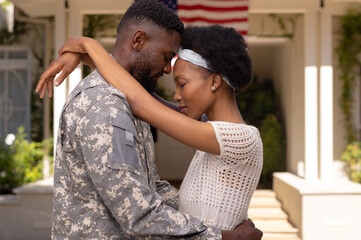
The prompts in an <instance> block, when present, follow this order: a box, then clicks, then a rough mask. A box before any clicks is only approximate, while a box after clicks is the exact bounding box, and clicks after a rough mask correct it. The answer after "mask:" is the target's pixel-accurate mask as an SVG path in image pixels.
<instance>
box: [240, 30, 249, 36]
mask: <svg viewBox="0 0 361 240" xmlns="http://www.w3.org/2000/svg"><path fill="white" fill-rule="evenodd" d="M237 32H238V33H240V34H241V35H242V36H246V35H247V34H248V31H237Z"/></svg>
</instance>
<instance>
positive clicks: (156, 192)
mask: <svg viewBox="0 0 361 240" xmlns="http://www.w3.org/2000/svg"><path fill="white" fill-rule="evenodd" d="M183 29H184V27H183V24H182V22H181V21H180V20H179V18H178V17H177V16H176V15H175V14H174V13H173V12H172V11H171V10H169V9H168V8H167V7H165V6H164V5H162V4H160V3H158V2H155V1H140V2H137V3H135V4H133V5H132V6H131V7H130V8H129V9H128V11H127V12H126V13H125V15H124V17H123V19H122V20H121V22H120V24H119V26H118V30H117V31H118V35H117V40H116V43H115V46H114V48H113V50H112V55H113V57H114V58H115V59H116V60H117V62H118V63H119V64H121V65H122V66H123V67H124V68H125V69H126V70H127V71H128V72H129V73H131V74H132V75H133V76H134V77H135V78H136V79H137V80H138V81H139V82H140V83H141V84H142V85H143V86H144V87H145V88H146V89H147V90H148V91H150V92H152V91H153V90H154V88H155V85H156V81H157V79H158V78H159V77H160V76H162V75H163V73H170V72H171V66H170V61H171V59H172V58H173V56H174V55H175V54H176V52H177V50H178V48H179V45H180V38H181V33H182V32H183ZM49 69H50V70H49ZM49 69H48V70H47V71H46V72H45V73H44V74H43V76H42V78H41V79H45V78H47V76H48V74H49V73H50V72H52V69H57V70H61V69H62V65H61V62H59V61H58V62H56V61H55V63H54V64H53V65H51V66H50V68H49ZM63 71H64V72H68V71H71V70H69V69H68V70H66V69H63ZM50 75H51V74H50ZM120 81H121V79H120ZM40 82H42V80H41V81H40ZM37 90H38V88H37ZM177 200H178V199H177V191H176V190H175V189H174V188H173V187H171V186H170V185H169V183H167V182H165V181H160V179H159V176H158V174H157V172H156V166H155V163H154V150H153V139H152V136H151V133H150V129H149V125H148V124H146V123H144V122H142V121H140V120H139V119H136V118H135V117H134V116H133V114H132V112H131V109H130V107H129V105H128V103H127V101H126V97H125V95H124V94H123V93H122V92H120V91H119V90H117V89H115V88H114V87H112V86H110V85H109V84H108V83H107V82H106V81H105V80H104V79H103V78H102V76H101V75H100V74H99V73H98V72H97V71H94V72H93V73H91V74H90V75H89V76H88V77H87V79H86V80H84V81H82V82H81V83H79V84H78V86H77V87H76V88H75V89H74V91H73V92H72V93H71V95H70V96H69V98H68V100H67V102H66V103H65V106H64V109H63V112H62V115H61V120H60V130H59V135H58V142H57V155H56V160H55V169H54V211H53V228H52V237H53V238H54V239H83V238H86V239H139V238H145V239H176V238H177V239H179V238H185V239H187V238H189V239H221V238H222V236H223V238H224V239H252V240H253V239H260V238H261V236H262V234H261V233H260V231H259V230H257V229H255V228H254V226H251V223H249V222H247V221H246V222H245V223H244V224H242V225H240V226H239V227H238V228H237V230H236V231H221V230H220V229H217V228H215V227H210V226H205V225H204V224H203V223H202V222H200V221H199V220H197V219H196V218H194V217H192V216H190V215H183V214H181V213H180V212H178V211H177V210H176V209H177V208H178V201H177Z"/></svg>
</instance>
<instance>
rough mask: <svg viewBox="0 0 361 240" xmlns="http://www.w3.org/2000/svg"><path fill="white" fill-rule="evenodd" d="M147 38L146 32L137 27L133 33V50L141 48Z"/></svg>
mask: <svg viewBox="0 0 361 240" xmlns="http://www.w3.org/2000/svg"><path fill="white" fill-rule="evenodd" d="M147 39H148V37H147V34H146V33H145V32H144V31H143V30H140V29H138V30H137V31H136V32H135V33H134V35H133V44H132V46H133V48H134V50H136V51H138V52H139V51H140V50H141V49H142V47H143V46H144V45H145V43H146V41H147Z"/></svg>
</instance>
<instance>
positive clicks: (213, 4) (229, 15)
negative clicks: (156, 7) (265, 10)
mask: <svg viewBox="0 0 361 240" xmlns="http://www.w3.org/2000/svg"><path fill="white" fill-rule="evenodd" d="M158 1H160V2H163V3H164V4H166V5H167V6H168V7H169V8H171V9H173V10H174V11H177V13H178V16H179V18H180V19H181V20H182V22H183V23H184V24H185V25H203V26H204V25H211V24H219V25H222V26H225V27H232V28H234V29H236V30H237V32H239V33H241V34H242V35H243V36H245V35H247V32H248V4H249V0H158Z"/></svg>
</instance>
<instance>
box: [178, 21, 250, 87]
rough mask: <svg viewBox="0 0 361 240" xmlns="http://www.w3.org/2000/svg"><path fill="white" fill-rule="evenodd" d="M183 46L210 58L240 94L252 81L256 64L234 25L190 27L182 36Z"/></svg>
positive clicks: (214, 69)
mask: <svg viewBox="0 0 361 240" xmlns="http://www.w3.org/2000/svg"><path fill="white" fill-rule="evenodd" d="M181 44H182V48H183V49H191V50H193V51H195V52H196V53H198V54H200V55H201V56H202V57H203V58H204V59H206V61H207V63H208V65H209V66H210V68H211V69H212V72H213V73H216V74H220V75H222V76H225V77H227V78H228V79H229V81H230V84H231V85H232V87H233V88H234V89H235V91H236V93H239V92H241V91H243V90H245V89H246V88H247V87H248V85H249V84H250V83H251V82H252V63H251V58H250V57H249V55H248V49H247V46H246V43H245V41H244V38H243V37H242V35H241V34H240V33H238V32H236V31H235V30H234V29H233V28H227V27H222V26H219V25H212V26H207V27H204V26H189V27H186V28H185V30H184V32H183V35H182V43H181Z"/></svg>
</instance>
